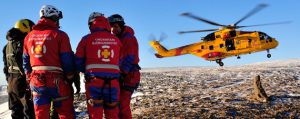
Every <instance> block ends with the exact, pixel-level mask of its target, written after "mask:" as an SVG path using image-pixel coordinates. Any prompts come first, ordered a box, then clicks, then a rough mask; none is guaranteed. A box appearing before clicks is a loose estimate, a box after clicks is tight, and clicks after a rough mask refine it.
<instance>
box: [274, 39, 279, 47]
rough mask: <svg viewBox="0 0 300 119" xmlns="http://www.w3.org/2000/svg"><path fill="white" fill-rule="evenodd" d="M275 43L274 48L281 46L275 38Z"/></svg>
mask: <svg viewBox="0 0 300 119" xmlns="http://www.w3.org/2000/svg"><path fill="white" fill-rule="evenodd" d="M273 41H274V48H275V47H277V46H278V45H279V42H278V41H277V40H276V39H275V38H273Z"/></svg>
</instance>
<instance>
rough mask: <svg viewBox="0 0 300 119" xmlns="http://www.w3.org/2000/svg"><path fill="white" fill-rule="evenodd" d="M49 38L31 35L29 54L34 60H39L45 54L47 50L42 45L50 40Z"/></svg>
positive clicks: (41, 35)
mask: <svg viewBox="0 0 300 119" xmlns="http://www.w3.org/2000/svg"><path fill="white" fill-rule="evenodd" d="M51 39H52V38H51V37H48V34H33V35H32V36H31V37H30V38H29V41H30V42H32V46H31V49H30V50H31V54H33V56H34V57H36V58H41V57H43V55H44V54H45V53H46V51H47V48H46V45H44V43H45V41H47V40H51Z"/></svg>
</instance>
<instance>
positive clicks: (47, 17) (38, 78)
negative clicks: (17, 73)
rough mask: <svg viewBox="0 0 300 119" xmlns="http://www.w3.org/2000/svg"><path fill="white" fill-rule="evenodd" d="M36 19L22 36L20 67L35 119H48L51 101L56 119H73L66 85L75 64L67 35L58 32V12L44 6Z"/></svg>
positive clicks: (69, 91)
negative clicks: (26, 81) (28, 85)
mask: <svg viewBox="0 0 300 119" xmlns="http://www.w3.org/2000/svg"><path fill="white" fill-rule="evenodd" d="M40 18H41V19H40V20H39V21H38V23H37V24H36V25H35V26H33V31H31V32H30V33H29V34H28V35H27V36H26V38H25V41H24V52H23V67H24V69H25V73H26V75H27V77H28V78H29V82H30V88H31V91H32V95H33V102H34V110H35V116H36V119H49V110H50V102H51V101H53V103H54V107H55V110H56V111H57V113H58V114H59V118H60V119H66V118H68V119H75V115H74V108H73V98H72V92H71V87H70V85H69V84H68V80H70V79H72V77H73V74H74V71H75V67H74V65H73V63H74V62H75V61H74V53H73V52H72V49H71V45H70V41H69V37H68V35H67V34H66V33H65V32H63V31H61V30H59V19H61V18H62V12H61V11H59V10H58V9H57V8H55V7H54V6H51V5H44V6H42V8H41V10H40ZM73 61H74V62H73ZM64 75H65V76H66V77H67V78H64Z"/></svg>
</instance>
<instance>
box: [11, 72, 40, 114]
mask: <svg viewBox="0 0 300 119" xmlns="http://www.w3.org/2000/svg"><path fill="white" fill-rule="evenodd" d="M7 83H8V87H7V92H8V102H9V104H8V106H9V109H10V110H11V111H12V113H11V117H12V119H34V118H35V114H34V107H33V102H32V99H31V92H30V88H29V86H28V84H27V82H26V77H25V76H22V75H21V74H19V73H9V75H8V80H7Z"/></svg>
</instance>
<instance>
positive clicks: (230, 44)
mask: <svg viewBox="0 0 300 119" xmlns="http://www.w3.org/2000/svg"><path fill="white" fill-rule="evenodd" d="M225 46H226V50H227V51H231V50H235V45H234V39H233V38H228V39H226V40H225Z"/></svg>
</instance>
